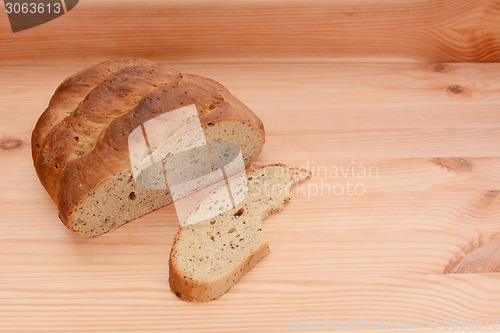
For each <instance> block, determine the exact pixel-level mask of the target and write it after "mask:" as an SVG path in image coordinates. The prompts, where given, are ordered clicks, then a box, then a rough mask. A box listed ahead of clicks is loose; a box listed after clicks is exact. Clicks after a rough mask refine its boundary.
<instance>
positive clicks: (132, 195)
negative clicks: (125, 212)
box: [128, 192, 137, 200]
mask: <svg viewBox="0 0 500 333" xmlns="http://www.w3.org/2000/svg"><path fill="white" fill-rule="evenodd" d="M128 197H129V199H130V200H135V198H137V196H136V195H135V192H130V194H129V195H128Z"/></svg>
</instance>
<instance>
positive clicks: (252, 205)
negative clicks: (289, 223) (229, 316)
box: [169, 164, 310, 302]
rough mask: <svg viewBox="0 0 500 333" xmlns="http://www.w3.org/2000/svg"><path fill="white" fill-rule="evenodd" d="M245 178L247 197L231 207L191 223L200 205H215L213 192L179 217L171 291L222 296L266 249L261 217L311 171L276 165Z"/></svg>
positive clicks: (196, 298) (188, 297)
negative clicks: (186, 214)
mask: <svg viewBox="0 0 500 333" xmlns="http://www.w3.org/2000/svg"><path fill="white" fill-rule="evenodd" d="M247 177H248V193H247V196H246V198H245V199H244V200H243V201H242V202H241V203H239V204H238V205H237V206H236V207H234V208H233V209H231V210H228V211H226V212H224V213H222V214H220V215H217V216H215V217H213V218H210V219H207V220H203V221H200V222H196V223H194V224H191V223H190V218H191V217H192V216H194V215H195V214H196V213H197V211H199V210H200V209H217V207H218V201H219V195H218V191H217V190H216V191H214V192H213V193H212V194H211V195H210V196H209V197H208V198H206V199H205V200H203V201H201V202H200V203H199V205H198V206H197V208H196V209H195V210H194V211H193V213H192V215H191V216H189V217H188V218H187V219H186V221H183V223H182V224H183V226H181V227H180V229H179V231H178V233H177V236H176V237H175V241H174V244H173V246H172V250H171V252H170V264H169V266H170V277H169V281H170V289H171V290H172V292H174V293H175V294H176V295H177V296H178V297H180V298H181V299H183V300H185V301H191V302H206V301H210V300H213V299H215V298H217V297H219V296H221V295H223V294H224V293H225V292H226V291H227V290H228V289H229V288H230V287H231V286H233V285H234V284H235V283H236V282H237V281H238V280H239V279H240V278H241V277H242V276H243V275H244V274H245V273H246V272H248V271H249V270H250V269H251V268H252V267H253V266H255V264H257V262H259V260H261V259H262V258H263V257H264V256H265V255H266V254H267V253H269V246H268V242H267V239H266V236H265V235H264V233H263V232H262V221H263V219H264V218H265V217H266V216H268V215H269V214H271V213H272V212H276V211H279V210H281V209H283V205H284V203H285V202H286V201H287V200H290V188H291V187H292V186H293V185H294V184H296V183H298V182H302V181H304V180H306V179H308V178H309V177H310V172H309V171H307V170H303V169H298V168H289V167H287V166H285V165H282V164H277V165H270V166H266V167H261V168H258V169H255V170H253V171H251V172H249V173H248V174H247Z"/></svg>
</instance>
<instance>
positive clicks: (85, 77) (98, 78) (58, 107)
mask: <svg viewBox="0 0 500 333" xmlns="http://www.w3.org/2000/svg"><path fill="white" fill-rule="evenodd" d="M141 65H143V66H147V65H153V63H152V62H150V61H148V60H144V59H137V58H121V59H112V60H109V61H106V62H103V63H100V64H97V65H94V66H91V67H88V68H85V69H83V70H82V71H80V72H78V73H76V74H74V75H72V76H70V77H68V78H67V79H66V80H64V81H63V82H62V83H61V84H60V85H59V87H58V88H57V89H56V91H55V93H54V95H53V96H52V98H51V100H50V102H49V105H48V107H47V109H46V110H45V112H44V113H43V114H42V115H41V116H40V118H39V119H38V122H37V124H36V126H35V128H34V130H33V133H32V136H31V147H32V156H33V162H35V163H36V161H37V160H38V158H39V155H40V151H41V146H42V144H43V142H44V141H45V137H46V136H47V134H48V133H49V132H50V130H51V129H52V128H53V127H54V126H55V125H56V124H58V123H59V122H60V121H61V120H63V119H64V118H66V117H67V116H68V115H69V114H70V113H71V112H73V111H74V110H75V108H76V107H77V106H78V104H79V103H80V102H81V101H82V100H83V99H84V98H85V96H87V95H88V93H90V91H92V89H94V87H95V86H97V85H98V84H99V83H101V82H102V81H104V80H105V79H106V78H107V77H108V76H109V75H111V74H113V73H115V72H116V71H118V70H120V69H123V68H127V67H132V66H141Z"/></svg>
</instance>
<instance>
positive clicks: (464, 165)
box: [431, 157, 472, 171]
mask: <svg viewBox="0 0 500 333" xmlns="http://www.w3.org/2000/svg"><path fill="white" fill-rule="evenodd" d="M431 162H432V163H434V164H436V165H438V166H440V167H443V168H446V169H447V170H448V171H470V170H472V165H471V164H470V163H469V162H468V161H467V160H466V159H463V158H461V157H450V158H438V157H436V158H432V159H431Z"/></svg>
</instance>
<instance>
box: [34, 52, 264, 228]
mask: <svg viewBox="0 0 500 333" xmlns="http://www.w3.org/2000/svg"><path fill="white" fill-rule="evenodd" d="M131 64H132V65H131ZM118 67H120V69H118ZM108 73H109V74H108ZM99 80H101V81H100V82H97V81H99ZM81 82H84V83H83V84H81ZM68 91H70V93H67V92H68ZM66 94H68V95H69V97H66V96H65V95H66ZM82 96H83V97H82ZM78 98H80V102H77V99H78ZM67 100H70V101H67ZM61 101H66V102H64V103H66V104H67V105H66V104H65V109H64V110H65V111H64V112H62V111H61V110H62V109H61V107H60V106H61V105H62V104H63V102H61ZM191 104H195V105H196V108H197V110H198V112H199V114H200V121H201V123H202V125H203V126H207V125H208V124H209V123H211V122H218V121H223V120H241V121H244V122H246V123H248V124H249V125H251V126H252V127H254V128H255V129H256V130H258V131H259V132H261V134H262V138H264V127H263V125H262V122H261V121H260V119H259V118H258V117H257V116H256V115H255V114H254V113H253V112H252V111H250V110H249V109H248V108H247V107H246V106H245V105H243V103H241V102H240V101H239V100H238V99H236V98H235V97H234V96H232V95H231V94H230V93H229V91H227V89H225V88H224V87H223V86H222V85H220V84H218V83H216V82H215V81H212V80H210V79H206V78H203V77H199V76H195V75H188V74H181V73H179V72H178V71H175V70H173V69H168V68H164V67H161V66H157V65H152V64H151V63H150V62H148V61H145V60H140V59H118V60H113V61H109V62H106V63H103V64H99V65H96V66H94V67H91V68H89V69H86V70H84V71H82V72H80V73H78V74H75V75H74V76H72V77H71V78H69V79H67V80H66V81H65V82H64V83H63V84H62V85H61V86H60V87H59V88H58V89H57V91H56V93H55V95H54V97H53V98H52V100H51V103H50V105H49V108H48V109H47V110H46V111H45V113H44V114H43V115H42V116H41V117H40V120H39V121H38V123H37V125H36V127H35V129H34V131H33V136H32V145H33V159H34V162H35V168H36V171H37V174H38V176H39V178H40V181H41V182H42V184H43V185H44V187H45V188H46V189H47V191H48V192H49V194H50V196H51V197H52V198H53V199H54V201H55V202H56V203H57V205H58V208H59V217H60V218H61V220H62V221H63V222H64V223H65V224H66V226H68V227H69V228H70V229H73V228H72V227H71V224H72V223H71V214H72V212H73V211H74V210H75V209H77V208H78V206H79V205H80V204H81V203H82V202H83V201H84V200H85V199H86V198H87V197H88V196H89V194H91V192H92V191H93V189H95V188H96V187H98V186H99V185H101V184H102V183H103V182H105V181H106V180H108V179H110V178H111V177H113V176H115V175H117V174H118V173H120V172H123V171H126V170H128V169H130V161H129V156H128V134H129V133H130V132H131V131H132V130H133V129H135V128H136V127H137V126H139V125H141V124H142V123H144V122H146V121H148V120H149V119H151V118H153V117H156V116H158V115H160V114H162V113H165V112H169V111H171V110H174V109H177V108H180V107H183V106H186V105H191ZM75 105H76V106H75ZM71 108H73V110H71ZM68 112H69V114H68ZM55 120H57V121H55ZM48 122H50V123H51V124H48ZM42 139H43V140H42ZM37 144H38V145H37Z"/></svg>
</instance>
